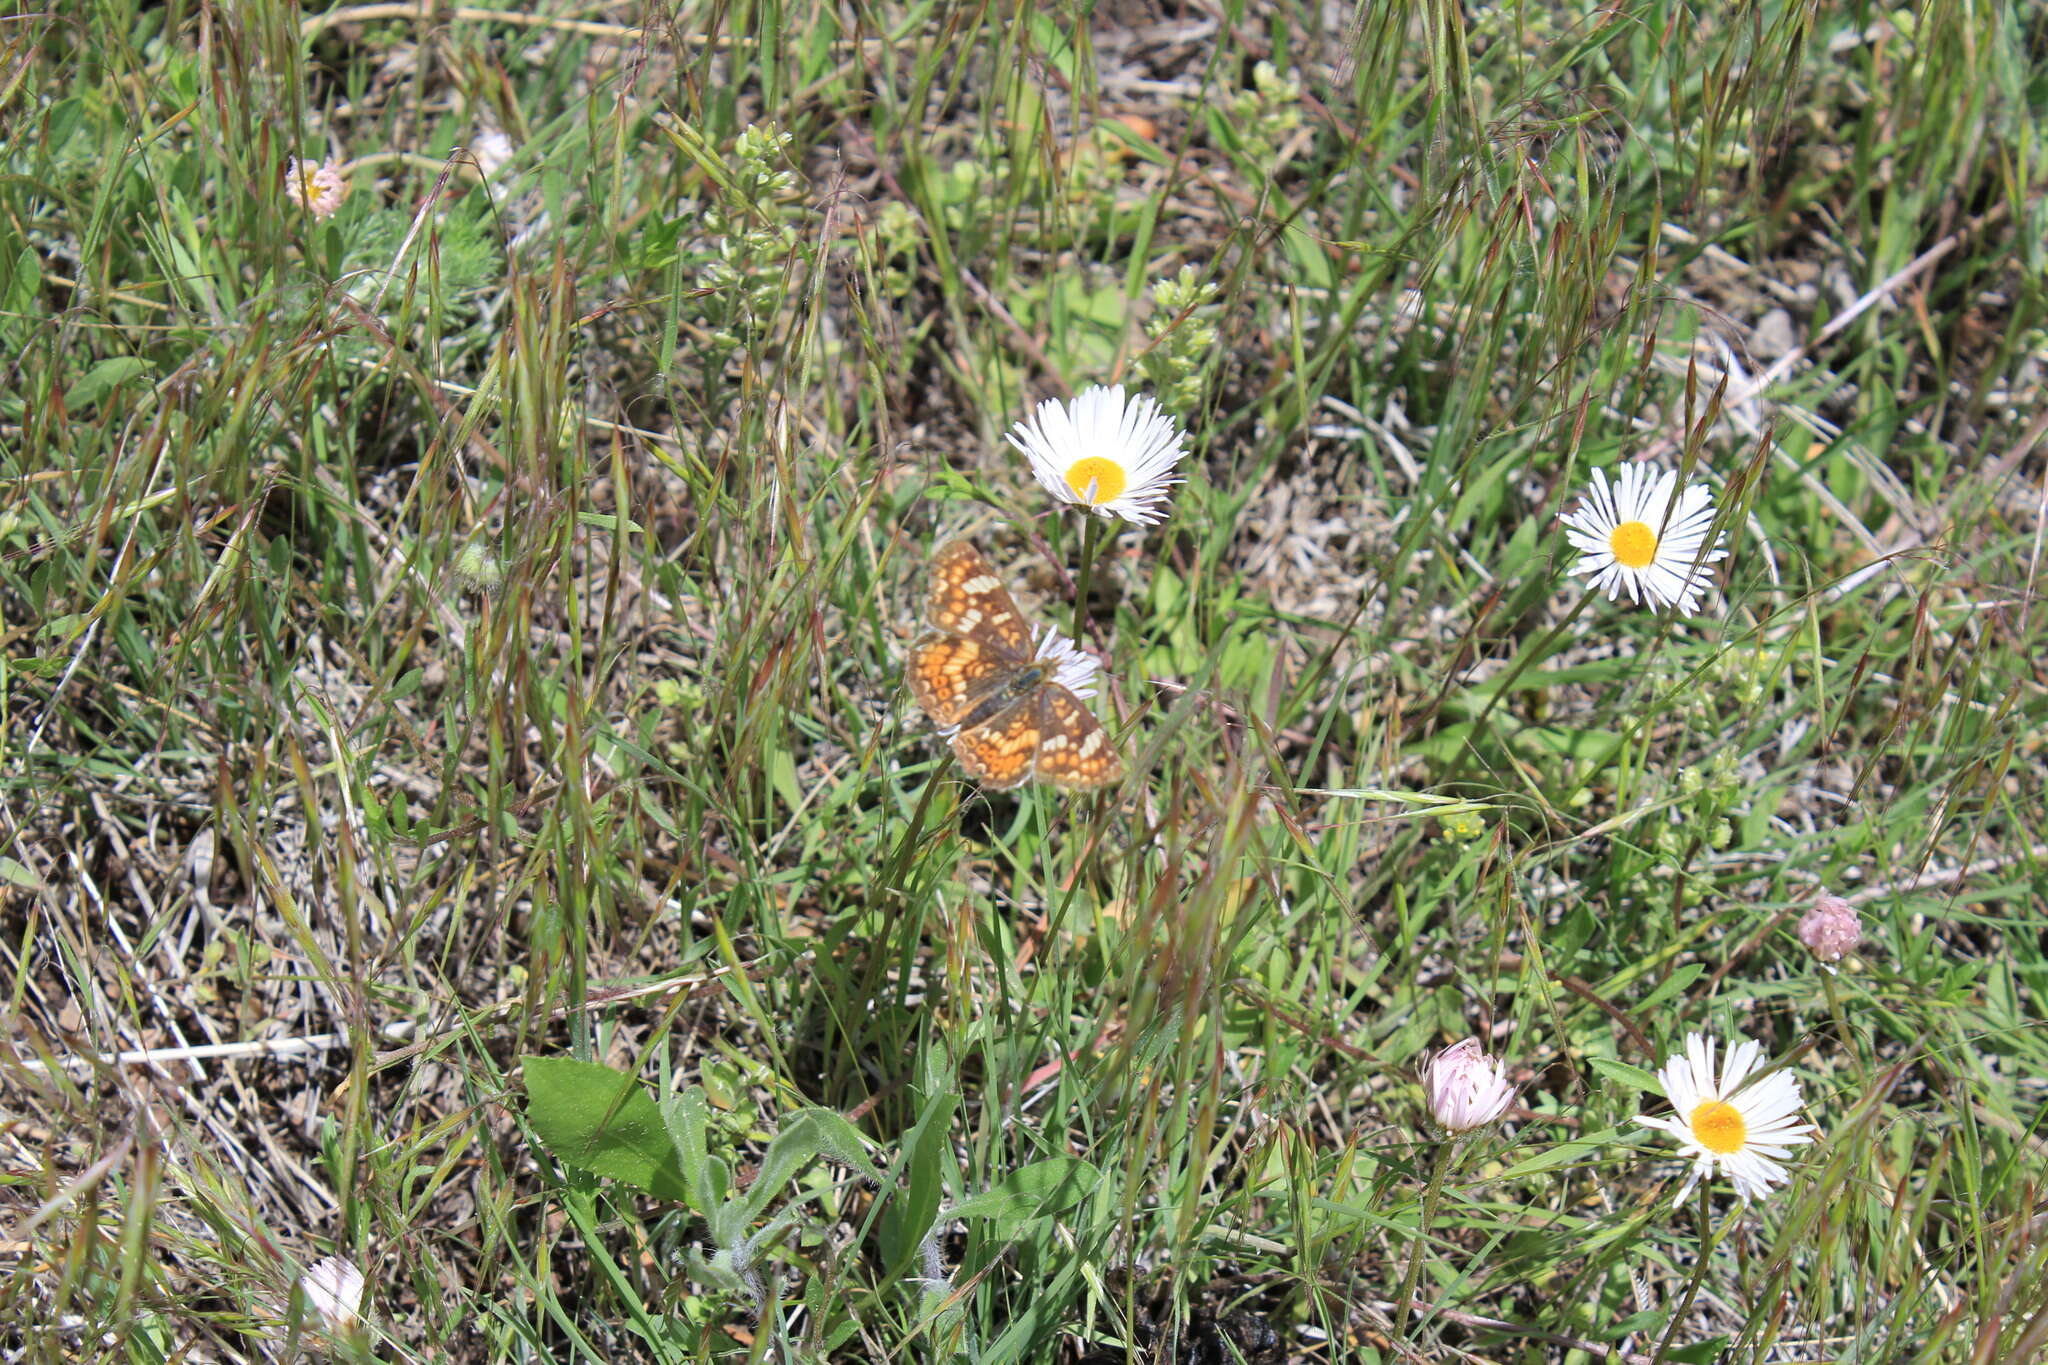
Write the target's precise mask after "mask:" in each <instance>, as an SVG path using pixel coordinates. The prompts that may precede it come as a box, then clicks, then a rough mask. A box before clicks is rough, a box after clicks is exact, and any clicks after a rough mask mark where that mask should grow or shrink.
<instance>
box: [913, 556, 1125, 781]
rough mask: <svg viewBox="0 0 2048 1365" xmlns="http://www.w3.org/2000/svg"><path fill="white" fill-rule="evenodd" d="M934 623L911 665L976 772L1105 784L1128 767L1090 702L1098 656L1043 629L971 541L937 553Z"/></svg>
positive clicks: (926, 705)
mask: <svg viewBox="0 0 2048 1365" xmlns="http://www.w3.org/2000/svg"><path fill="white" fill-rule="evenodd" d="M925 622H926V624H927V626H929V629H928V630H927V631H926V632H925V633H924V634H923V635H922V636H920V637H919V638H918V640H917V642H916V643H915V644H913V645H912V646H911V647H910V661H909V663H908V665H906V667H905V670H904V672H905V674H906V676H907V677H908V679H909V682H910V692H911V695H912V696H914V697H916V698H917V704H918V705H919V706H920V707H922V708H923V710H924V713H925V714H926V715H927V716H929V717H931V719H932V723H933V724H935V725H937V726H938V727H939V729H940V732H941V733H943V734H946V735H948V736H949V737H950V738H951V740H952V744H953V753H954V755H955V756H956V757H958V758H959V760H960V766H961V767H963V768H965V769H967V773H968V776H970V777H972V778H974V779H975V780H976V781H977V782H979V783H981V785H982V786H984V787H988V788H991V789H994V790H1001V789H1003V788H1005V787H1014V786H1016V785H1017V784H1018V783H1020V782H1024V781H1027V780H1029V779H1031V778H1034V777H1035V778H1037V779H1038V780H1039V781H1041V782H1050V783H1052V784H1054V785H1055V786H1060V787H1069V788H1075V789H1083V788H1088V787H1101V786H1107V785H1108V784H1109V783H1111V782H1114V781H1116V780H1117V779H1118V778H1120V777H1122V776H1123V775H1124V761H1123V759H1122V757H1120V756H1119V755H1118V753H1117V751H1116V745H1115V744H1114V743H1112V742H1111V740H1110V738H1109V732H1108V731H1107V730H1104V729H1103V728H1102V722H1101V721H1099V720H1097V719H1096V718H1095V713H1094V712H1092V711H1090V710H1089V709H1088V708H1087V707H1086V706H1084V705H1082V704H1081V698H1082V697H1083V696H1086V695H1088V693H1089V691H1090V690H1091V689H1089V688H1088V687H1087V679H1088V678H1089V677H1090V676H1092V675H1093V673H1094V671H1095V666H1094V661H1093V660H1092V659H1089V658H1088V656H1087V655H1085V654H1082V653H1081V652H1080V651H1079V650H1078V649H1076V648H1075V647H1074V646H1073V645H1072V644H1070V643H1068V641H1067V640H1066V639H1065V638H1064V637H1062V636H1060V635H1058V634H1055V633H1053V632H1052V631H1047V632H1046V633H1045V634H1044V636H1043V637H1038V636H1035V635H1034V634H1033V631H1032V629H1031V623H1030V622H1029V621H1027V620H1025V619H1024V613H1023V612H1021V611H1018V610H1017V604H1016V603H1015V602H1014V601H1012V600H1011V599H1010V593H1009V590H1008V589H1007V588H1005V587H1004V586H1003V581H1002V579H1000V578H998V577H996V573H995V570H993V569H991V568H990V567H989V563H988V561H987V560H986V559H984V558H982V554H981V551H979V550H977V549H975V548H974V547H973V546H972V545H970V544H968V543H967V542H966V541H964V540H952V541H948V542H946V543H945V544H944V545H942V546H940V547H939V550H938V553H936V554H934V555H933V556H932V562H931V569H930V580H929V582H928V584H927V587H926V593H925ZM1077 688H1078V689H1079V690H1078V691H1077V690H1076V689H1077Z"/></svg>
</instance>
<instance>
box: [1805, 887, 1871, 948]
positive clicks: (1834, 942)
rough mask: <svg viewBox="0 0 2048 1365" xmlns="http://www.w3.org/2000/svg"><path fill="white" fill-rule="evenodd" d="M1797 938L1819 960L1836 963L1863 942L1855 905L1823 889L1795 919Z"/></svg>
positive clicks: (1860, 923)
mask: <svg viewBox="0 0 2048 1365" xmlns="http://www.w3.org/2000/svg"><path fill="white" fill-rule="evenodd" d="M1799 941H1800V942H1801V943H1804V944H1805V945H1806V946H1807V948H1808V950H1810V951H1811V952H1812V953H1813V955H1814V956H1815V957H1816V958H1818V959H1819V960H1820V961H1822V962H1840V961H1841V960H1842V959H1843V958H1845V957H1847V956H1848V955H1849V954H1850V953H1852V952H1854V951H1855V949H1856V945H1857V944H1858V943H1861V942H1862V941H1863V922H1862V921H1861V920H1859V919H1858V918H1856V907H1855V906H1853V905H1851V904H1849V902H1847V901H1845V900H1843V899H1842V898H1841V897H1840V896H1831V895H1829V894H1828V893H1827V892H1825V891H1823V892H1822V893H1821V894H1820V896H1819V898H1818V899H1816V900H1815V901H1814V903H1813V909H1811V910H1809V911H1807V912H1806V914H1805V915H1804V916H1803V917H1802V918H1801V919H1800V921H1799Z"/></svg>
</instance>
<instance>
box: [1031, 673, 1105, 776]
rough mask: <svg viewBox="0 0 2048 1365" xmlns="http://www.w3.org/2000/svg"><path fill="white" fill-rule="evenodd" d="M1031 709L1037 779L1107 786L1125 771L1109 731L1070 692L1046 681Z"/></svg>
mask: <svg viewBox="0 0 2048 1365" xmlns="http://www.w3.org/2000/svg"><path fill="white" fill-rule="evenodd" d="M1019 709H1024V708H1019ZM1030 709H1032V710H1035V711H1037V712H1038V720H1037V726H1036V728H1037V730H1038V732H1039V735H1040V738H1039V741H1038V773H1037V776H1038V779H1039V781H1041V782H1050V783H1052V784H1053V785H1054V786H1056V787H1066V788H1068V789H1070V790H1085V789H1087V788H1089V787H1106V786H1108V785H1109V784H1110V783H1112V782H1115V781H1116V780H1117V779H1119V778H1121V777H1122V776H1123V775H1124V761H1123V758H1122V757H1121V756H1120V755H1119V754H1118V753H1117V751H1116V744H1115V743H1114V742H1113V741H1112V740H1111V739H1110V737H1109V731H1107V730H1105V729H1104V728H1103V726H1102V722H1101V721H1099V720H1097V719H1096V718H1095V713H1094V712H1093V711H1090V710H1089V709H1088V708H1087V707H1086V706H1084V705H1082V703H1081V699H1080V698H1079V697H1077V696H1075V695H1074V694H1073V693H1072V692H1070V691H1068V690H1067V689H1066V688H1064V687H1061V686H1060V685H1059V684H1058V683H1055V682H1048V683H1046V684H1045V685H1044V686H1042V687H1040V688H1039V689H1038V696H1037V698H1036V705H1035V706H1033V707H1031V708H1030Z"/></svg>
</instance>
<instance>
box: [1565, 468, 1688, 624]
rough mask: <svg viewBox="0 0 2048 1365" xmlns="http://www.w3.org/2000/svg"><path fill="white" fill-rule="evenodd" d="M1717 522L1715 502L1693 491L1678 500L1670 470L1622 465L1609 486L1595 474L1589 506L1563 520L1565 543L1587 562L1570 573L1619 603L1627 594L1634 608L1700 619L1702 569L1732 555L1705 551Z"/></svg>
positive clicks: (1599, 472)
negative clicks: (1673, 610)
mask: <svg viewBox="0 0 2048 1365" xmlns="http://www.w3.org/2000/svg"><path fill="white" fill-rule="evenodd" d="M1674 495H1675V497H1674ZM1713 520H1714V498H1713V495H1712V494H1711V493H1709V492H1708V491H1707V490H1706V489H1705V488H1703V487H1701V486H1700V485H1699V484H1696V483H1695V484H1687V485H1686V487H1685V490H1684V491H1683V492H1679V491H1678V475H1677V473H1676V472H1675V471H1673V470H1669V469H1666V470H1661V471H1660V470H1658V469H1656V468H1654V467H1652V466H1650V465H1641V464H1625V465H1623V466H1621V468H1620V469H1619V470H1618V471H1617V472H1616V475H1615V479H1614V482H1613V484H1612V485H1611V486H1610V485H1609V483H1608V481H1607V473H1606V471H1605V470H1600V469H1596V470H1594V471H1593V488H1592V491H1591V493H1590V494H1589V496H1588V497H1587V498H1586V501H1585V503H1584V505H1582V506H1581V507H1580V508H1579V510H1578V511H1576V512H1574V513H1572V514H1571V515H1570V516H1568V517H1566V518H1565V519H1564V524H1565V538H1566V539H1567V540H1569V541H1571V543H1572V545H1573V547H1574V548H1576V549H1577V550H1579V551H1580V552H1581V554H1582V555H1583V556H1584V557H1583V558H1581V559H1580V560H1579V562H1578V563H1577V564H1574V565H1573V566H1572V570H1571V571H1572V572H1573V573H1575V574H1591V575H1592V576H1593V589H1594V591H1596V592H1604V593H1606V594H1607V595H1608V597H1610V598H1612V599H1614V600H1615V601H1619V600H1620V599H1621V592H1622V589H1623V588H1626V589H1627V590H1628V595H1629V598H1630V600H1631V601H1635V602H1650V603H1654V604H1656V605H1659V606H1675V607H1677V608H1678V609H1679V610H1680V611H1683V612H1692V611H1695V610H1697V609H1698V607H1699V599H1700V594H1701V592H1702V591H1703V590H1704V582H1705V575H1704V573H1703V572H1700V569H1701V566H1703V565H1706V564H1711V563H1713V562H1714V561H1715V560H1717V559H1721V558H1723V557H1724V556H1726V554H1727V553H1728V552H1727V551H1726V550H1724V549H1722V548H1720V546H1719V544H1718V543H1717V544H1715V545H1714V546H1712V547H1707V531H1708V528H1709V527H1710V526H1711V525H1712V524H1713ZM1703 549H1704V553H1702V550H1703Z"/></svg>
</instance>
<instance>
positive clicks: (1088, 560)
mask: <svg viewBox="0 0 2048 1365" xmlns="http://www.w3.org/2000/svg"><path fill="white" fill-rule="evenodd" d="M1101 538H1102V521H1101V519H1100V518H1099V517H1088V518H1087V519H1086V524H1085V525H1083V526H1082V527H1081V567H1080V569H1079V570H1078V571H1077V572H1076V573H1075V574H1074V643H1075V644H1077V645H1078V644H1080V643H1081V642H1082V640H1083V639H1085V638H1086V637H1085V636H1083V635H1082V633H1081V632H1082V631H1083V630H1085V629H1087V621H1088V583H1089V580H1090V579H1092V578H1093V577H1094V576H1095V548H1096V546H1097V544H1099V543H1100V541H1101Z"/></svg>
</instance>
